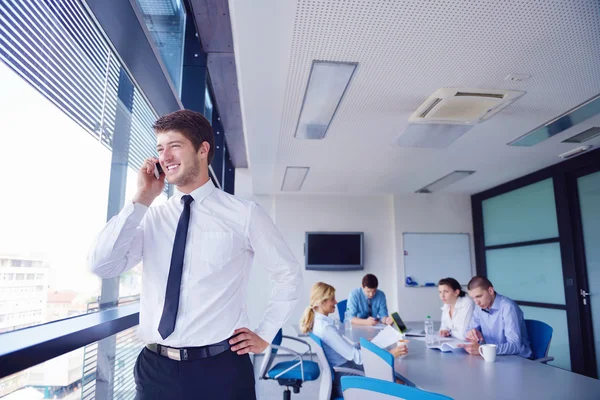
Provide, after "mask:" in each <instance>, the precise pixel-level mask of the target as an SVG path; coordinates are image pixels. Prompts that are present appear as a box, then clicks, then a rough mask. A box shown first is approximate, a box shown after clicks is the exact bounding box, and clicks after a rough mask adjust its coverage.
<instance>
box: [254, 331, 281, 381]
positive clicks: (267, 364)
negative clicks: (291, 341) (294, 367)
mask: <svg viewBox="0 0 600 400" xmlns="http://www.w3.org/2000/svg"><path fill="white" fill-rule="evenodd" d="M282 340H283V330H282V329H280V330H279V332H277V335H275V337H274V338H273V342H271V344H274V345H275V346H281V341H282ZM277 350H278V349H277V348H273V347H271V346H269V348H268V349H267V351H266V352H265V355H264V358H263V361H262V363H261V364H260V372H259V375H258V376H259V377H260V379H264V377H265V375H266V374H267V372H269V370H270V369H271V366H272V365H273V361H275V356H277Z"/></svg>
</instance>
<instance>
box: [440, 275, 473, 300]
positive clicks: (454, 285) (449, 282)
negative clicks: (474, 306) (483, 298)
mask: <svg viewBox="0 0 600 400" xmlns="http://www.w3.org/2000/svg"><path fill="white" fill-rule="evenodd" d="M442 285H446V286H448V287H449V288H450V289H452V290H460V293H459V294H458V297H465V295H466V293H465V292H464V290H462V287H461V286H460V283H458V281H457V280H456V279H454V278H444V279H440V281H439V282H438V286H442Z"/></svg>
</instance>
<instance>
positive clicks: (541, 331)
mask: <svg viewBox="0 0 600 400" xmlns="http://www.w3.org/2000/svg"><path fill="white" fill-rule="evenodd" d="M525 326H526V328H527V335H528V336H529V342H530V344H531V353H532V354H531V359H532V360H533V361H537V362H541V363H543V364H546V363H547V362H549V361H554V357H548V349H550V342H551V341H552V333H553V331H554V330H553V329H552V327H551V326H550V325H548V324H547V323H545V322H542V321H537V320H535V319H526V320H525Z"/></svg>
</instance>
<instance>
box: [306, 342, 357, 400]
mask: <svg viewBox="0 0 600 400" xmlns="http://www.w3.org/2000/svg"><path fill="white" fill-rule="evenodd" d="M308 335H309V337H310V339H311V340H312V341H313V342H315V345H316V346H315V353H317V357H318V358H319V362H320V363H321V369H322V373H321V387H320V388H319V400H329V399H330V398H331V389H332V387H333V379H334V373H335V371H338V372H345V373H349V374H353V375H358V376H362V375H363V372H362V371H357V370H354V369H349V368H341V367H335V368H333V367H331V366H330V365H329V361H328V360H327V357H326V356H325V350H324V349H323V342H322V341H321V339H320V338H319V337H317V336H315V334H314V333H312V332H310V333H309V334H308ZM334 400H342V399H340V398H338V399H334Z"/></svg>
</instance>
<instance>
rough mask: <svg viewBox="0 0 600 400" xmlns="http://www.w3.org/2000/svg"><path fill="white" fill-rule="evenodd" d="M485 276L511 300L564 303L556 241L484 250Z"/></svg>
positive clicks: (558, 248)
mask: <svg viewBox="0 0 600 400" xmlns="http://www.w3.org/2000/svg"><path fill="white" fill-rule="evenodd" d="M486 263H487V276H488V278H489V279H490V281H492V283H493V284H494V287H495V288H496V290H498V292H499V293H502V294H503V295H505V296H508V297H510V298H511V299H513V300H521V301H534V302H537V303H552V304H565V290H564V286H563V280H562V277H563V273H562V261H561V254H560V245H559V243H548V244H540V245H535V246H523V247H511V248H508V249H497V250H488V251H486Z"/></svg>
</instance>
